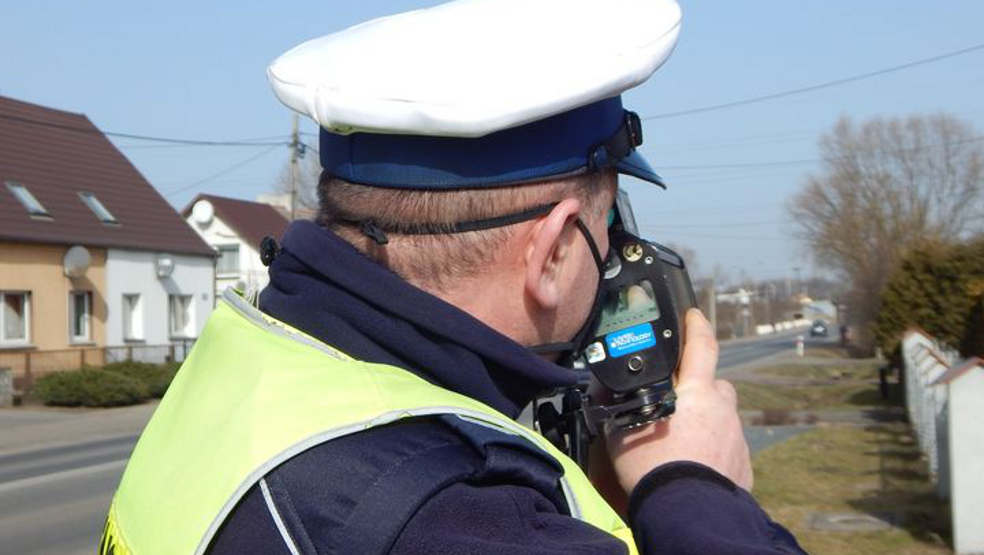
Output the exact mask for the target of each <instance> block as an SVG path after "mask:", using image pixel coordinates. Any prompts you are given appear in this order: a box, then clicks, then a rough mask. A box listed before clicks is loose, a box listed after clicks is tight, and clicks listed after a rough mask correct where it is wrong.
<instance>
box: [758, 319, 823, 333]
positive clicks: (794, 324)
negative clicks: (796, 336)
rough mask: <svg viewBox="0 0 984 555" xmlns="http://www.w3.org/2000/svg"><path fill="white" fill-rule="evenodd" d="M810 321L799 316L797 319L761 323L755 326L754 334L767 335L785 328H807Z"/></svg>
mask: <svg viewBox="0 0 984 555" xmlns="http://www.w3.org/2000/svg"><path fill="white" fill-rule="evenodd" d="M810 323H811V322H810V320H805V319H802V318H800V319H799V320H786V321H784V322H776V323H775V324H762V325H760V326H755V335H768V334H770V333H779V332H781V331H786V330H793V329H800V328H808V327H810Z"/></svg>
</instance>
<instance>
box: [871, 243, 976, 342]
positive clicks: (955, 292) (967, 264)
mask: <svg viewBox="0 0 984 555" xmlns="http://www.w3.org/2000/svg"><path fill="white" fill-rule="evenodd" d="M982 293H984V238H978V239H976V240H975V241H971V242H968V243H962V244H952V245H949V244H934V243H926V244H923V245H921V246H919V247H917V248H915V249H913V250H912V251H910V252H909V253H908V254H907V255H906V256H905V257H904V258H903V260H902V263H901V264H900V265H899V267H898V269H897V270H896V271H895V272H893V273H892V275H891V277H890V278H889V280H888V283H887V284H886V286H885V289H884V290H883V291H882V295H881V308H880V310H879V313H878V318H877V320H876V322H875V326H874V331H875V336H876V337H877V340H878V343H879V345H880V346H881V348H882V351H883V352H885V353H892V352H893V351H895V350H896V348H897V347H898V344H899V341H900V340H901V336H902V333H903V332H904V331H905V330H906V328H908V327H911V326H917V327H920V328H922V329H924V330H926V332H928V333H929V334H930V335H932V336H934V337H935V338H936V339H938V340H940V341H942V342H943V343H945V344H947V345H950V346H952V347H955V348H959V349H960V351H961V353H962V354H963V355H964V356H970V355H975V354H981V349H982V347H984V346H982V343H984V340H982V339H981V335H982V333H984V331H982V325H984V324H982V319H981V315H980V311H981V308H980V307H981V306H982V305H981V303H982V302H984V301H982Z"/></svg>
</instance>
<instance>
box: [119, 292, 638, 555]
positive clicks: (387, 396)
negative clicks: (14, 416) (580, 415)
mask: <svg viewBox="0 0 984 555" xmlns="http://www.w3.org/2000/svg"><path fill="white" fill-rule="evenodd" d="M433 414H454V415H458V416H459V417H462V418H466V419H469V420H473V421H475V422H478V423H481V424H484V425H487V426H491V427H493V428H495V429H497V430H499V431H501V432H503V433H508V434H513V435H517V436H521V437H523V438H526V439H527V440H528V441H530V442H531V443H532V444H534V445H536V446H537V447H539V448H540V449H542V450H543V451H545V452H546V453H547V454H548V455H550V456H551V457H553V458H554V459H556V460H557V461H558V462H559V463H560V464H561V466H562V467H563V469H564V476H563V477H562V478H561V479H560V482H561V487H562V489H563V491H564V495H565V496H566V498H567V502H568V505H569V508H570V512H571V516H573V517H575V518H578V519H580V520H583V521H585V522H588V523H590V524H592V525H594V526H595V527H597V528H600V529H602V530H605V531H607V532H609V533H611V534H613V535H615V536H617V537H619V538H620V539H622V540H623V541H624V542H625V543H626V544H627V547H628V549H629V551H630V553H635V552H636V548H635V543H634V542H633V540H632V535H631V532H630V531H629V529H628V527H626V526H625V524H624V523H623V522H622V521H621V519H620V518H619V517H618V515H617V514H616V513H615V511H614V510H612V509H611V507H609V506H608V504H607V503H606V502H605V501H604V500H603V499H602V498H601V496H600V495H599V494H598V493H597V491H595V489H594V487H593V486H592V485H591V483H590V482H589V481H588V479H587V477H586V476H585V475H584V473H583V472H582V471H581V469H580V468H578V466H577V465H576V464H575V463H574V462H573V461H572V460H571V459H570V458H568V457H566V456H565V455H564V454H562V453H561V452H560V451H558V450H557V449H556V448H555V447H554V446H553V445H552V444H551V443H550V442H549V441H547V440H546V439H545V438H543V436H541V435H539V434H538V433H536V432H534V431H532V430H530V429H528V428H526V427H524V426H522V425H520V424H518V423H517V422H515V421H513V420H512V419H510V418H508V417H507V416H505V415H503V414H501V413H499V412H497V411H495V410H494V409H492V408H491V407H488V406H487V405H484V404H482V403H480V402H478V401H475V400H474V399H471V398H468V397H465V396H463V395H459V394H456V393H454V392H451V391H448V390H445V389H442V388H439V387H437V386H434V385H432V384H429V383H428V382H426V381H424V380H423V379H421V378H418V377H417V376H415V375H413V374H411V373H409V372H407V371H405V370H402V369H400V368H396V367H393V366H389V365H383V364H370V363H366V362H361V361H357V360H354V359H352V358H350V357H348V356H346V355H344V354H342V353H340V352H338V351H337V350H335V349H333V348H331V347H329V346H327V345H325V344H324V343H321V342H319V341H317V340H316V339H313V338H312V337H310V336H308V335H306V334H304V333H303V332H300V331H298V330H296V329H293V328H291V327H290V326H288V325H286V324H284V323H282V322H278V321H277V320H274V319H272V318H270V317H269V316H267V315H265V314H263V313H262V312H260V311H259V310H257V309H256V308H254V307H252V306H251V305H249V304H248V303H247V302H246V301H245V300H243V299H242V298H241V297H239V296H238V295H236V294H234V293H232V292H227V293H226V294H225V295H224V296H223V298H222V300H221V301H220V302H219V303H218V306H217V307H216V309H215V311H214V312H213V314H212V316H211V317H210V318H209V321H208V323H207V325H206V326H205V329H204V330H203V331H202V334H201V337H200V338H199V339H198V341H197V342H196V343H195V347H194V349H193V350H192V351H191V353H190V355H189V356H188V359H187V360H186V361H185V363H184V364H183V365H182V367H181V370H180V371H179V372H178V374H177V376H176V377H175V379H174V381H173V382H172V384H171V386H170V388H169V389H168V392H167V394H166V395H165V396H164V399H162V400H161V404H160V406H159V407H158V408H157V410H156V411H155V413H154V416H153V418H151V420H150V422H149V423H148V424H147V427H146V429H145V430H144V432H143V435H141V437H140V441H139V442H138V443H137V446H136V448H135V449H134V452H133V455H132V456H131V457H130V461H129V463H128V464H127V467H126V471H125V472H124V474H123V478H122V481H121V482H120V486H119V489H118V490H117V491H116V495H115V497H114V498H113V502H112V505H111V506H110V510H109V515H108V517H107V521H106V529H105V532H104V537H103V541H102V544H101V546H100V552H101V553H116V554H122V553H138V554H141V555H142V554H145V553H203V552H204V551H205V550H206V549H207V548H208V546H209V543H210V542H211V541H212V538H213V537H214V536H215V533H216V532H217V531H218V529H219V526H220V525H221V524H222V522H223V521H224V520H225V518H226V517H227V516H228V515H229V513H230V512H231V511H232V509H233V508H234V507H235V506H236V504H237V503H238V502H239V500H240V499H241V498H242V497H243V495H245V494H246V492H247V491H248V490H249V489H250V488H251V487H252V486H254V485H255V484H256V483H257V482H259V480H260V478H262V477H263V476H264V475H265V474H267V473H268V472H269V471H270V470H272V469H273V468H275V467H276V466H277V465H279V464H280V463H282V462H284V461H286V460H288V459H290V458H291V457H293V456H294V455H296V454H298V453H300V452H302V451H305V450H307V449H310V448H311V447H314V446H316V445H319V444H321V443H324V442H326V441H330V440H332V439H334V438H337V437H341V436H344V435H347V434H352V433H357V432H360V431H363V430H366V429H369V428H372V427H375V426H380V425H384V424H387V423H390V422H393V421H396V420H399V419H401V418H407V417H413V416H423V415H433Z"/></svg>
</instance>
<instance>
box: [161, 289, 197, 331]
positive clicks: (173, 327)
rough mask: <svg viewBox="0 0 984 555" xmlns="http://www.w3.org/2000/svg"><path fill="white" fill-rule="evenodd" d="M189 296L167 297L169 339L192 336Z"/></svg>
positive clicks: (192, 319) (192, 322)
mask: <svg viewBox="0 0 984 555" xmlns="http://www.w3.org/2000/svg"><path fill="white" fill-rule="evenodd" d="M191 300H192V297H191V295H169V296H168V303H167V304H168V310H167V313H168V320H169V326H168V327H169V329H170V332H171V337H192V336H193V335H194V330H195V328H194V314H193V305H192V302H191Z"/></svg>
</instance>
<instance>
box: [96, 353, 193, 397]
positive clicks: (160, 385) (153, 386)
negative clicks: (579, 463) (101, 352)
mask: <svg viewBox="0 0 984 555" xmlns="http://www.w3.org/2000/svg"><path fill="white" fill-rule="evenodd" d="M178 366H180V365H179V364H178V363H174V362H169V363H166V364H151V363H149V362H137V361H129V360H127V361H122V362H112V363H110V364H107V365H106V366H103V367H102V369H103V370H105V371H107V372H114V373H116V374H120V375H122V376H126V377H128V378H132V379H134V380H137V381H138V382H140V383H142V384H144V385H145V386H147V390H148V393H149V394H150V396H151V397H153V398H155V399H160V398H161V397H163V396H164V393H165V392H166V391H167V388H168V386H169V385H171V380H173V379H174V374H175V373H177V371H178Z"/></svg>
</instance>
